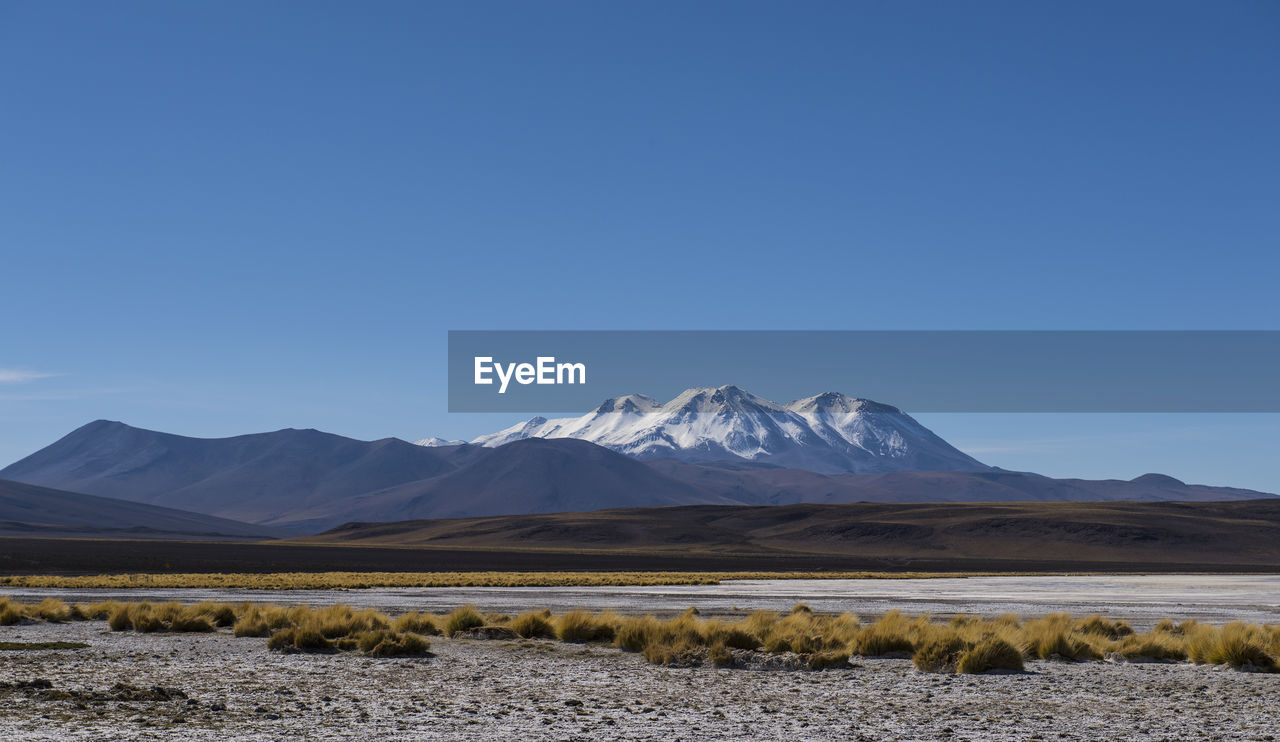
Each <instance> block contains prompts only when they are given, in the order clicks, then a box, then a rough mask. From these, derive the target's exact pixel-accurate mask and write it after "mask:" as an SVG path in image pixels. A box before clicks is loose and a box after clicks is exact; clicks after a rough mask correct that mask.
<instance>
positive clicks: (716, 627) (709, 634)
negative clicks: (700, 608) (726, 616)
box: [701, 621, 760, 649]
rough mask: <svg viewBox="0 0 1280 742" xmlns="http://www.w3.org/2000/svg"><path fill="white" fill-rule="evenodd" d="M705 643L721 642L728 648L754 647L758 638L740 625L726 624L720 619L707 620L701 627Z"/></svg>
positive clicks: (758, 643) (757, 645)
mask: <svg viewBox="0 0 1280 742" xmlns="http://www.w3.org/2000/svg"><path fill="white" fill-rule="evenodd" d="M701 634H702V638H703V641H704V642H706V643H707V644H712V645H714V644H723V645H724V646H726V647H728V648H730V649H755V648H757V647H759V646H760V639H759V638H758V637H757V636H756V635H754V634H752V633H750V632H749V631H747V630H746V629H745V628H743V627H742V626H740V625H727V624H724V623H722V622H720V621H707V622H706V623H704V624H703V626H702V629H701Z"/></svg>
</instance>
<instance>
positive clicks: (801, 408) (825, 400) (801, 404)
mask: <svg viewBox="0 0 1280 742" xmlns="http://www.w3.org/2000/svg"><path fill="white" fill-rule="evenodd" d="M787 409H788V410H791V411H793V412H799V413H801V414H804V413H806V412H838V413H844V414H848V413H857V412H887V413H900V412H902V410H899V409H898V408H897V407H894V406H893V405H887V404H882V403H880V402H875V401H872V400H870V399H863V398H862V397H850V396H848V395H846V394H841V393H840V392H823V393H822V394H818V395H815V396H812V397H805V398H804V399H797V400H796V401H794V402H792V403H790V404H788V405H787Z"/></svg>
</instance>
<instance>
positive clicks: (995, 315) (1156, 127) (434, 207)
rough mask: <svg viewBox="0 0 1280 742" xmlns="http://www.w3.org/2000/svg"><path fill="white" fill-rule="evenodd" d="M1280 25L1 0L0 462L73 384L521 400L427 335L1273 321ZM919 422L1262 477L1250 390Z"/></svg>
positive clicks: (993, 459)
mask: <svg viewBox="0 0 1280 742" xmlns="http://www.w3.org/2000/svg"><path fill="white" fill-rule="evenodd" d="M1277 39H1280V5H1278V4H1276V3H1274V2H1270V1H1269V0H1258V1H1241V2H1229V3H1205V2H1169V1H1166V0H1161V1H1160V2H1121V3H1104V2H1057V3H1049V2H1033V3H1028V2H1022V1H1016V2H1014V1H1011V2H998V3H994V2H966V3H952V2H941V1H938V2H893V3H886V2H832V3H821V2H803V3H782V2H774V3H751V2H741V1H739V0H735V1H734V2H695V3H689V2H643V3H642V2H512V3H506V2H479V3H476V2H456V3H444V2H430V3H426V2H405V3H391V2H370V3H355V2H346V3H333V2H315V1H311V2H271V3H259V2H216V3H215V2H205V3H194V2H182V3H173V2H155V3H138V2H116V3H98V2H34V1H31V2H7V3H3V4H0V258H2V260H0V465H3V464H4V463H8V462H10V461H12V460H15V459H17V458H19V457H21V456H24V455H26V454H27V453H30V452H32V451H34V450H36V449H38V448H40V447H41V446H43V445H46V444H47V443H49V442H52V441H53V440H54V439H56V438H58V437H59V436H61V435H63V434H65V433H66V432H68V431H70V430H71V429H73V428H75V427H77V426H79V425H81V424H83V423H85V422H88V421H90V420H93V419H96V418H110V419H118V420H123V421H125V422H128V423H131V424H134V425H139V426H142V427H148V428H155V429H160V430H166V431H171V432H176V433H183V434H189V435H201V436H216V435H229V434H236V433H244V432H254V431H261V430H270V429H278V428H282V427H317V428H321V429H324V430H329V431H332V432H336V433H342V434H346V435H351V436H355V437H360V438H377V437H383V436H388V435H394V436H399V437H402V438H409V439H414V438H418V437H423V436H427V435H441V436H445V437H470V436H473V435H476V434H478V433H481V432H488V431H490V430H493V429H496V428H498V427H502V426H505V425H507V424H509V423H511V422H514V420H515V418H514V417H507V416H503V415H471V416H464V415H449V414H447V413H446V412H445V408H446V404H445V378H444V373H445V332H446V331H447V330H448V329H486V328H495V329H544V328H545V329H578V328H592V329H613V328H620V329H637V328H643V329H1277V327H1278V323H1277V317H1278V316H1280V312H1278V310H1280V298H1277V296H1278V295H1277V291H1276V279H1277V277H1280V249H1278V248H1280V244H1277V243H1278V242H1280V239H1278V235H1280V208H1277V206H1278V204H1280V135H1277V132H1280V43H1277ZM724 381H725V383H731V382H733V381H734V380H733V379H725V380H724ZM636 391H641V392H642V391H645V390H636ZM813 391H814V392H815V393H816V392H818V391H823V390H813ZM840 391H844V392H847V393H849V394H854V395H856V394H857V393H858V390H857V389H843V390H840ZM883 401H886V402H890V403H892V402H893V400H883ZM921 419H922V421H923V422H925V423H926V424H927V425H930V426H932V427H933V428H934V429H935V430H936V431H937V432H938V433H940V434H941V435H943V436H944V437H947V438H948V439H950V440H952V441H953V442H955V443H957V444H958V445H960V446H961V447H962V448H965V449H966V450H968V451H969V452H971V453H973V454H975V455H976V456H978V457H979V458H981V459H983V460H984V461H987V462H989V463H993V464H997V465H1001V466H1005V467H1008V468H1018V469H1034V470H1038V471H1042V472H1044V473H1047V474H1053V475H1079V476H1090V477H1105V476H1124V477H1131V476H1134V475H1136V474H1141V473H1143V472H1146V471H1163V472H1167V473H1170V474H1173V475H1175V476H1180V477H1182V478H1186V479H1191V480H1196V481H1202V482H1208V483H1215V484H1232V485H1240V486H1253V487H1259V488H1265V489H1270V490H1272V491H1280V471H1278V470H1277V467H1276V466H1275V464H1274V462H1275V459H1276V456H1275V451H1276V449H1277V447H1278V446H1280V420H1277V416H1273V415H1242V416H1218V415H1202V416H1194V415H1148V416H1113V415H1107V416H1097V415H1054V416H1044V415H985V416H984V415H945V416H944V415H937V416H922V418H921Z"/></svg>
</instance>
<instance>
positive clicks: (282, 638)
mask: <svg viewBox="0 0 1280 742" xmlns="http://www.w3.org/2000/svg"><path fill="white" fill-rule="evenodd" d="M267 649H273V650H276V651H278V652H328V651H332V650H333V649H334V645H333V642H332V641H330V640H329V638H328V637H326V636H325V635H324V634H322V633H320V632H319V631H317V630H316V629H303V628H294V629H281V630H279V631H277V632H276V633H274V634H272V635H271V638H270V639H268V640H267Z"/></svg>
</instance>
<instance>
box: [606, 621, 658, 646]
mask: <svg viewBox="0 0 1280 742" xmlns="http://www.w3.org/2000/svg"><path fill="white" fill-rule="evenodd" d="M658 633H659V626H658V620H657V619H656V618H654V617H653V616H642V617H640V618H627V619H623V621H622V623H621V624H619V625H618V628H617V630H616V631H615V632H614V636H613V643H614V645H615V646H617V647H618V648H620V649H622V650H623V651H626V652H643V651H644V648H645V647H647V646H649V644H650V643H652V642H653V641H654V640H655V639H656V638H657V636H658Z"/></svg>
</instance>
